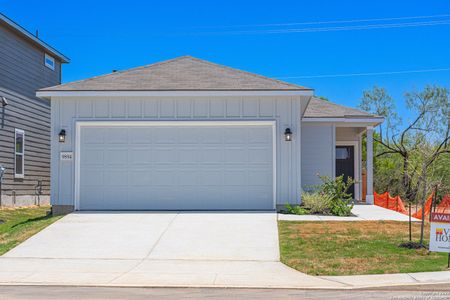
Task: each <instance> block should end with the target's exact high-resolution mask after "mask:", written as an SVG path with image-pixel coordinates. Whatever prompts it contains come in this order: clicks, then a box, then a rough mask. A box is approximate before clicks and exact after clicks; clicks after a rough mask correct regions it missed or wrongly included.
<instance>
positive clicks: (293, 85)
mask: <svg viewBox="0 0 450 300" xmlns="http://www.w3.org/2000/svg"><path fill="white" fill-rule="evenodd" d="M184 58H190V59H192V60H195V61H198V62H201V63H204V64H208V65H211V66H215V67H219V68H223V69H227V70H230V71H237V72H239V73H242V74H245V75H250V76H252V77H257V78H262V79H265V80H270V81H275V82H277V83H281V84H285V85H288V86H292V87H296V88H302V89H308V90H312V89H311V88H307V87H304V86H300V85H297V84H294V83H290V82H286V81H283V80H279V79H274V78H270V77H267V76H264V75H260V74H256V73H252V72H248V71H244V70H241V69H237V68H232V67H229V66H226V65H222V64H218V63H214V62H211V61H208V60H204V59H200V58H196V57H193V56H189V55H186V56H184Z"/></svg>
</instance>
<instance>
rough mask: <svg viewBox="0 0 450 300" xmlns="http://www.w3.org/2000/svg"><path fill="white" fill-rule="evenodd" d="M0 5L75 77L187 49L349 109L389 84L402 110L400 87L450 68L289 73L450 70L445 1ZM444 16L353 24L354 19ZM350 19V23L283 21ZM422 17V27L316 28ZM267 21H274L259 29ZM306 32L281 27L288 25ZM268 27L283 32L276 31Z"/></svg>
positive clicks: (439, 80) (447, 79)
mask: <svg viewBox="0 0 450 300" xmlns="http://www.w3.org/2000/svg"><path fill="white" fill-rule="evenodd" d="M0 11H1V12H2V13H4V14H6V15H7V16H8V17H10V18H11V19H13V20H14V21H16V22H18V23H19V24H20V25H22V26H23V27H25V28H26V29H28V30H29V31H31V32H34V31H35V30H36V29H39V35H40V37H41V38H42V39H43V40H44V41H46V42H48V43H49V44H51V45H52V46H54V47H55V48H57V49H58V50H60V51H61V52H62V53H64V54H65V55H67V56H68V57H70V58H71V60H72V61H71V63H70V64H69V65H66V66H65V67H64V70H63V81H64V82H68V81H73V80H77V79H82V78H87V77H91V76H94V75H99V74H104V73H109V72H111V70H113V69H119V70H122V69H127V68H131V67H135V66H140V65H144V64H149V63H153V62H157V61H161V60H165V59H170V58H174V57H177V56H182V55H192V56H195V57H199V58H202V59H206V60H211V61H213V62H217V63H221V64H225V65H228V66H231V67H236V68H239V69H243V70H246V71H250V72H255V73H259V74H262V75H266V76H269V77H277V78H281V79H283V80H287V81H290V82H294V83H297V84H301V85H305V86H308V87H312V88H314V89H315V91H316V94H317V95H322V96H326V97H328V98H329V99H331V100H332V101H334V102H337V103H340V104H345V105H349V106H356V105H357V104H358V103H359V99H360V97H361V93H362V91H363V90H364V89H369V88H371V87H372V86H373V85H375V84H376V85H379V86H382V87H386V88H387V89H388V90H389V92H390V93H391V94H392V95H393V97H394V98H395V100H396V103H397V106H398V107H399V109H400V114H405V110H404V100H403V93H404V92H405V91H408V90H413V89H416V90H418V89H421V88H422V87H423V86H424V85H426V84H439V85H443V86H447V87H450V71H441V72H424V73H405V74H393V75H371V76H345V77H319V78H296V77H305V76H306V77H309V76H316V75H330V74H331V75H333V74H351V73H378V72H391V71H408V70H424V69H442V68H443V69H449V68H450V24H449V23H450V22H447V24H443V25H429V24H430V23H429V22H431V23H433V22H436V21H439V22H440V21H442V23H446V22H445V21H449V20H450V3H449V2H448V1H433V0H431V1H414V0H412V1H411V0H410V1H402V0H389V1H386V0H378V1H345V0H341V1H337V0H336V1H281V0H280V1H262V0H259V1H244V0H240V1H234V0H231V1H211V0H210V1H193V0H191V1H132V0H129V1H114V0H109V1H86V0H77V1H61V0H60V1H34V0H27V1H20V0H3V1H1V3H0ZM435 15H448V16H443V17H437V18H436V17H434V18H417V19H401V20H383V21H372V22H361V21H360V22H353V21H352V20H357V19H358V20H359V19H380V18H381V19H384V18H399V17H417V16H435ZM328 21H352V22H347V23H345V22H344V23H328V24H297V25H289V26H288V25H284V24H286V23H305V22H313V23H315V22H328ZM416 22H424V23H426V24H428V26H417V27H416V26H415V27H400V28H383V29H380V28H378V29H373V28H372V29H366V30H342V31H337V30H331V31H330V30H327V31H315V30H312V32H311V30H310V29H308V28H313V29H315V28H330V27H342V26H345V27H348V26H367V25H377V24H398V23H416ZM265 24H278V25H271V26H260V25H265ZM305 28H306V29H308V30H309V32H308V30H307V32H286V29H291V30H292V29H295V30H298V29H300V31H302V30H304V29H305ZM273 30H281V31H282V32H281V33H274V32H273Z"/></svg>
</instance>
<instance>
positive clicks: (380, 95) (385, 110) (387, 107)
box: [359, 85, 399, 140]
mask: <svg viewBox="0 0 450 300" xmlns="http://www.w3.org/2000/svg"><path fill="white" fill-rule="evenodd" d="M359 107H360V108H361V109H362V110H365V111H367V112H370V113H373V114H376V115H378V116H382V117H384V119H385V121H384V122H383V123H382V124H380V125H379V132H380V139H381V140H383V138H385V137H386V138H387V139H389V131H390V130H394V129H395V128H396V125H397V124H398V122H399V117H398V115H397V113H396V111H395V102H394V100H393V99H392V97H391V96H390V95H389V94H388V92H387V91H386V89H384V88H380V87H378V86H376V85H375V86H374V87H373V88H372V90H366V91H363V96H362V98H361V102H360V104H359ZM383 133H385V134H386V136H385V137H384V136H383Z"/></svg>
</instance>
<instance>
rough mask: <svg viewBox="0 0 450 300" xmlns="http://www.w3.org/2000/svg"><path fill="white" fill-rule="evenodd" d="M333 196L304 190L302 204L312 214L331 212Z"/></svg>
mask: <svg viewBox="0 0 450 300" xmlns="http://www.w3.org/2000/svg"><path fill="white" fill-rule="evenodd" d="M331 201H332V197H331V196H330V195H328V194H325V193H320V192H318V191H316V192H303V193H302V205H303V206H304V207H305V208H307V209H308V210H309V212H310V213H312V214H329V213H330V208H331Z"/></svg>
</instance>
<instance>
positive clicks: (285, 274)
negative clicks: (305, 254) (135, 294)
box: [0, 212, 345, 287]
mask: <svg viewBox="0 0 450 300" xmlns="http://www.w3.org/2000/svg"><path fill="white" fill-rule="evenodd" d="M278 247H279V246H278V229H277V215H276V213H274V212H259V213H258V212H254V213H252V212H248V213H246V212H183V213H179V212H139V213H133V212H115V213H114V212H90V213H73V214H70V215H68V216H66V217H64V218H62V219H61V220H59V221H57V222H56V223H54V224H52V225H50V226H49V227H47V228H46V229H44V230H43V231H41V232H40V233H38V234H37V235H35V236H33V237H32V238H30V239H29V240H27V241H25V242H24V243H22V244H21V245H19V246H18V247H16V248H14V249H13V250H11V251H9V252H8V253H6V254H5V255H3V256H2V257H0V284H54V285H95V286H190V287H192V286H223V287H226V286H234V287H302V286H307V287H314V286H323V285H324V283H325V284H326V285H327V286H329V287H342V286H345V285H343V284H341V283H336V282H333V281H328V280H323V279H320V278H317V277H312V276H308V275H306V274H302V273H300V272H297V271H295V270H293V269H290V268H289V267H287V266H285V265H283V264H282V263H280V262H279V248H278Z"/></svg>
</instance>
